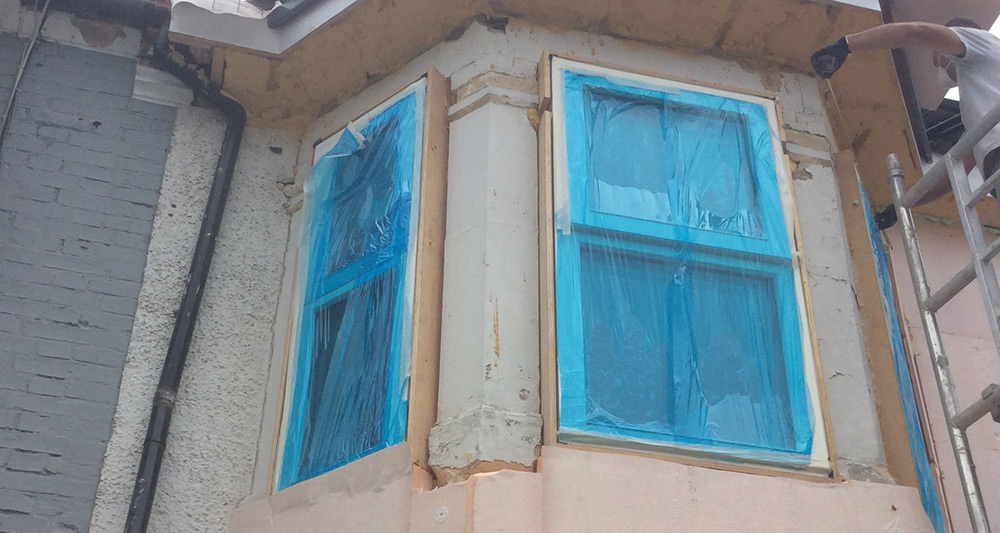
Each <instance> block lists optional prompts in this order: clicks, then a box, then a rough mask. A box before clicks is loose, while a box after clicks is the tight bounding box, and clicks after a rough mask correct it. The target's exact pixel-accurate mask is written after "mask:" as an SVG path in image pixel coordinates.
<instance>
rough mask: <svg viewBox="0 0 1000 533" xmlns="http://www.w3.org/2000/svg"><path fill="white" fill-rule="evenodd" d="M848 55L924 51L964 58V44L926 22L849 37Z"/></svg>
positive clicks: (885, 26)
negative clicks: (851, 53)
mask: <svg viewBox="0 0 1000 533" xmlns="http://www.w3.org/2000/svg"><path fill="white" fill-rule="evenodd" d="M846 39H847V46H848V48H849V49H850V51H851V52H863V51H866V50H888V49H892V48H907V47H914V48H924V49H926V50H930V51H931V52H937V53H939V54H944V55H952V56H959V57H961V56H963V55H965V44H963V43H962V40H961V39H959V38H958V35H955V32H953V31H951V30H950V29H948V27H947V26H942V25H940V24H930V23H928V22H896V23H891V24H883V25H881V26H875V27H874V28H871V29H868V30H864V31H860V32H858V33H852V34H850V35H848V36H847V37H846Z"/></svg>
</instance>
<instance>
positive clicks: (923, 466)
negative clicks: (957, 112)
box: [858, 179, 946, 533]
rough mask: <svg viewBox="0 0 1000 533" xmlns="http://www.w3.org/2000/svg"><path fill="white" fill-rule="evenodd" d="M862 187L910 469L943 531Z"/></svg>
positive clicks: (885, 266)
mask: <svg viewBox="0 0 1000 533" xmlns="http://www.w3.org/2000/svg"><path fill="white" fill-rule="evenodd" d="M858 188H860V189H861V203H862V205H864V208H865V220H866V221H867V222H868V237H869V239H870V240H871V245H872V255H873V256H874V257H875V269H876V270H877V271H878V283H879V288H880V289H881V292H882V294H881V296H882V311H883V312H884V313H885V322H886V324H888V326H889V338H890V341H891V342H892V359H893V363H894V366H895V368H896V384H897V385H898V386H899V397H900V399H901V400H902V404H903V418H904V419H905V420H906V433H907V435H908V436H909V440H910V454H911V455H913V468H914V469H915V470H916V471H917V485H918V488H919V489H920V501H921V502H922V503H923V506H924V512H926V513H927V516H928V517H929V518H930V519H931V523H932V524H934V531H936V532H937V533H944V532H945V531H946V530H945V526H944V514H943V513H942V511H941V502H940V500H938V493H937V486H936V485H935V484H934V474H933V473H932V472H931V464H930V460H929V459H928V458H927V445H926V443H925V442H924V433H923V431H921V429H920V415H919V414H918V413H917V401H916V398H914V389H913V381H912V379H911V377H910V367H909V365H908V363H907V360H906V350H905V348H904V347H903V332H902V329H900V326H899V315H897V314H896V298H895V296H894V295H893V293H892V278H891V277H890V275H889V260H888V257H887V256H886V253H885V245H884V244H883V243H882V235H881V234H880V233H879V229H878V225H877V224H876V223H875V218H874V217H873V216H872V211H871V207H870V206H869V204H868V193H867V192H865V186H864V185H862V184H861V180H860V179H858Z"/></svg>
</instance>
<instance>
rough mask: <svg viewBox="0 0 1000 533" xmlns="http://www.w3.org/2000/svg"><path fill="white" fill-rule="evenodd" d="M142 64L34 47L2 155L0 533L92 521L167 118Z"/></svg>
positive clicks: (1, 92) (9, 72) (8, 81)
mask: <svg viewBox="0 0 1000 533" xmlns="http://www.w3.org/2000/svg"><path fill="white" fill-rule="evenodd" d="M24 44H25V43H24V42H23V41H22V40H19V39H17V38H15V37H14V36H11V35H8V34H0V96H2V97H3V98H4V100H3V102H4V103H6V95H7V94H9V89H10V87H11V85H12V84H13V79H14V73H15V71H16V69H17V64H18V61H19V60H20V56H21V51H22V50H23V46H24ZM135 65H136V63H135V60H130V59H128V58H123V57H116V56H112V55H108V54H102V53H99V52H93V51H86V50H82V49H79V48H73V47H69V46H63V45H55V44H49V43H39V44H38V45H37V46H36V48H35V52H34V54H33V56H32V59H31V62H30V64H29V68H28V70H27V72H26V74H25V78H24V80H23V81H22V82H21V87H20V90H19V92H18V105H17V108H16V110H15V112H14V114H13V118H14V120H13V122H12V124H11V126H10V131H9V136H8V138H7V139H6V142H5V144H4V147H3V153H2V154H0V156H2V164H0V531H2V532H18V533H21V532H49V531H86V530H87V528H88V526H89V523H90V515H91V512H92V510H93V506H94V498H95V495H96V491H97V484H98V479H99V476H100V470H101V464H102V461H103V458H104V451H105V446H106V444H107V440H108V437H109V435H110V433H111V422H112V417H113V416H114V409H115V403H116V401H117V398H118V385H119V381H120V380H121V374H122V367H123V364H124V360H125V352H126V348H127V346H128V342H129V336H130V333H131V329H132V318H133V316H134V314H135V309H136V299H137V297H138V294H139V286H140V284H141V282H142V274H143V268H144V266H145V262H146V253H147V247H148V243H149V235H150V231H151V229H152V220H153V213H154V210H155V206H156V201H157V196H158V191H159V188H160V181H161V179H162V176H163V165H164V162H165V160H166V154H167V150H168V148H169V144H170V136H171V132H172V130H173V120H174V110H173V109H172V108H168V107H164V106H158V105H154V104H149V103H146V102H141V101H132V100H131V99H130V95H131V92H132V84H133V80H134V75H135Z"/></svg>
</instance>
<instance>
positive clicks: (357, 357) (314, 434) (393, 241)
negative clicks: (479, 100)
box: [278, 88, 423, 489]
mask: <svg viewBox="0 0 1000 533" xmlns="http://www.w3.org/2000/svg"><path fill="white" fill-rule="evenodd" d="M363 120H364V122H366V124H364V126H363V127H361V128H360V129H358V126H357V125H356V124H352V126H351V127H348V128H347V129H345V130H344V131H343V132H342V133H341V135H340V138H339V139H338V141H337V142H336V144H335V145H334V146H333V148H331V149H330V150H329V151H328V152H327V153H326V154H325V155H324V156H323V157H322V158H321V159H320V160H319V161H317V162H316V164H315V165H314V166H313V168H312V170H311V171H310V173H309V176H308V177H307V180H306V188H305V205H304V210H303V227H304V232H303V245H302V247H301V251H300V267H301V273H300V278H299V279H305V283H304V284H303V285H302V288H301V290H300V291H299V295H298V297H299V299H300V300H301V302H302V309H301V315H300V324H301V326H300V328H301V329H300V333H299V336H298V339H299V341H298V356H297V359H296V363H295V367H294V372H293V384H294V385H293V387H292V388H293V392H292V397H291V400H290V404H289V409H288V412H289V414H288V422H287V426H286V429H285V442H284V452H283V454H282V463H281V469H280V476H279V480H278V488H279V489H281V488H285V487H287V486H289V485H292V484H295V483H297V482H299V481H303V480H306V479H309V478H311V477H315V476H317V475H319V474H322V473H324V472H328V471H330V470H332V469H334V468H337V467H338V466H341V465H343V464H346V463H348V462H350V461H353V460H355V459H357V458H359V457H362V456H364V455H367V454H369V453H372V452H374V451H377V450H380V449H383V448H385V447H388V446H391V445H393V444H398V443H399V442H402V440H403V439H404V438H405V431H406V415H407V382H408V377H409V346H410V338H409V337H410V326H409V324H410V322H409V321H410V320H411V318H412V317H411V316H410V313H411V311H410V309H411V308H412V286H411V285H412V284H411V282H410V280H411V279H412V272H411V271H412V262H411V261H409V260H408V258H409V257H410V256H411V255H412V244H413V241H412V239H411V235H412V234H414V231H412V230H413V229H414V228H411V222H413V221H414V220H413V219H414V218H415V215H414V208H415V206H416V205H417V199H416V198H415V192H414V191H416V190H419V187H418V186H419V184H418V183H417V182H418V181H419V174H420V172H419V169H420V152H419V149H418V148H419V143H418V140H420V139H422V128H423V93H422V92H421V91H420V90H419V88H418V89H417V90H408V91H406V92H404V95H401V96H400V97H398V99H397V100H396V101H395V102H394V103H391V105H384V106H382V108H381V109H377V110H376V111H373V112H372V113H370V114H369V116H367V117H365V118H364V119H363ZM358 122H362V121H361V120H359V121H358Z"/></svg>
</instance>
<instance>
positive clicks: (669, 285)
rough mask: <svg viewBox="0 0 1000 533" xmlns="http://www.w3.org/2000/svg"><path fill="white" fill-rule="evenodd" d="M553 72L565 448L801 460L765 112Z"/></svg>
mask: <svg viewBox="0 0 1000 533" xmlns="http://www.w3.org/2000/svg"><path fill="white" fill-rule="evenodd" d="M554 79H555V80H556V81H555V83H561V89H562V90H561V91H557V92H556V94H555V95H554V100H560V101H559V102H558V103H557V104H556V105H554V109H555V110H556V112H557V113H562V117H561V119H562V121H563V124H564V127H563V128H562V129H560V128H558V127H557V128H556V130H555V131H556V132H557V136H556V138H555V143H557V145H558V143H564V144H563V145H562V147H558V148H557V150H558V149H560V148H561V149H562V150H564V154H565V156H564V157H563V158H559V157H557V158H556V161H557V164H558V161H563V162H564V163H563V164H564V165H565V167H564V168H565V171H564V172H559V170H557V172H556V184H555V187H556V205H555V206H554V208H555V212H556V305H557V308H556V317H557V324H556V326H557V329H556V331H557V346H558V348H557V349H558V367H559V379H560V398H559V400H560V407H559V409H560V411H559V416H560V420H559V438H560V440H562V441H570V442H586V443H597V444H607V443H608V442H624V443H631V444H637V445H640V446H642V447H650V446H652V447H657V446H659V447H662V446H668V447H672V448H682V449H695V450H699V451H704V452H707V453H710V454H713V455H721V456H727V457H738V458H741V459H750V460H755V461H761V462H769V463H779V464H786V465H788V464H791V465H797V466H805V465H807V464H809V462H810V454H811V453H812V445H813V420H812V415H811V413H812V411H811V407H810V396H809V392H808V390H807V386H806V381H805V380H806V377H805V369H804V353H803V346H802V329H801V326H800V321H801V318H800V313H799V309H800V308H799V303H798V300H797V291H796V287H795V284H796V277H795V271H794V268H795V267H794V265H795V263H794V262H793V261H792V253H791V246H790V243H789V236H788V232H787V230H786V226H787V225H786V221H785V213H784V209H783V207H782V204H781V199H780V194H779V185H778V175H777V171H776V166H775V161H774V145H773V144H772V137H771V129H770V127H769V123H768V118H767V112H766V109H765V108H764V107H763V105H761V104H758V103H755V102H752V101H748V100H746V99H737V98H727V97H726V96H723V95H720V94H718V93H717V92H716V93H713V94H709V93H707V92H700V91H697V90H694V89H690V90H689V89H685V88H679V87H674V86H662V87H661V86H656V85H653V84H649V83H640V82H639V81H636V80H634V79H631V78H630V79H617V78H608V77H604V76H600V75H596V74H593V73H591V72H585V71H574V70H573V69H571V68H566V69H565V70H562V71H561V75H558V76H554Z"/></svg>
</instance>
